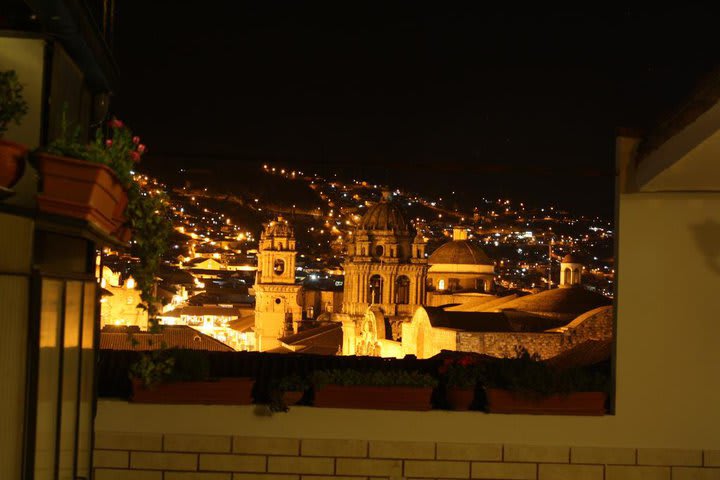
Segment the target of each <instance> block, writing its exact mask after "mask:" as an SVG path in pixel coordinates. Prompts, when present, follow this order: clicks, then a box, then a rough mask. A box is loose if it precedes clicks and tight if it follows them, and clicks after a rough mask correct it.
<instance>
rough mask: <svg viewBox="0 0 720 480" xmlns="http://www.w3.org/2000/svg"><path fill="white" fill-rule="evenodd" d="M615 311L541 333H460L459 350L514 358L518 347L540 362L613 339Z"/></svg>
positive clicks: (603, 311)
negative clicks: (597, 342)
mask: <svg viewBox="0 0 720 480" xmlns="http://www.w3.org/2000/svg"><path fill="white" fill-rule="evenodd" d="M612 332H613V309H612V307H599V308H596V309H594V310H591V311H589V312H587V313H585V314H583V315H581V316H579V317H578V318H576V319H575V320H573V321H572V322H570V323H569V324H568V325H566V326H565V327H562V328H558V329H554V330H553V331H551V332H550V331H549V332H540V333H527V332H520V333H483V332H458V333H457V349H458V350H459V351H463V352H476V353H484V354H486V355H491V356H493V357H514V356H515V354H516V348H517V347H523V348H525V349H527V351H528V352H530V353H531V354H537V355H539V356H540V357H541V358H543V359H546V358H551V357H554V356H556V355H558V354H560V353H562V352H564V351H566V350H568V349H570V348H572V347H574V346H576V345H579V344H581V343H583V342H585V341H587V340H605V339H608V338H611V337H612Z"/></svg>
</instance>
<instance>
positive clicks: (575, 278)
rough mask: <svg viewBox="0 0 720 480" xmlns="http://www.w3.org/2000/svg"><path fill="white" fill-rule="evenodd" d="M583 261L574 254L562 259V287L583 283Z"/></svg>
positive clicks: (576, 285)
mask: <svg viewBox="0 0 720 480" xmlns="http://www.w3.org/2000/svg"><path fill="white" fill-rule="evenodd" d="M582 271H583V264H582V261H581V260H580V259H579V258H578V257H577V256H575V255H573V254H571V253H570V254H568V255H565V256H564V257H563V259H562V260H560V288H569V287H579V286H581V285H582Z"/></svg>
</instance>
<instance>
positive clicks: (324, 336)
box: [275, 323, 342, 355]
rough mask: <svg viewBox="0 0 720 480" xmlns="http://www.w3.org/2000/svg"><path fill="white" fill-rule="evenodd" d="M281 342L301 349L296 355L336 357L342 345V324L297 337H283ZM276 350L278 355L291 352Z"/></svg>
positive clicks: (334, 324) (316, 329) (300, 334)
mask: <svg viewBox="0 0 720 480" xmlns="http://www.w3.org/2000/svg"><path fill="white" fill-rule="evenodd" d="M280 341H281V342H282V343H283V345H287V346H290V347H299V348H297V349H296V350H295V353H306V354H319V355H335V354H336V353H337V351H338V349H339V348H340V346H341V345H342V324H340V323H331V324H329V325H321V326H319V327H315V328H311V329H309V330H305V331H303V332H300V333H297V334H295V335H289V336H287V337H283V338H281V339H280ZM281 348H285V347H281ZM275 350H277V352H276V353H283V352H285V351H287V352H290V350H289V349H285V350H282V351H281V350H280V349H275Z"/></svg>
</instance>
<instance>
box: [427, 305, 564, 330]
mask: <svg viewBox="0 0 720 480" xmlns="http://www.w3.org/2000/svg"><path fill="white" fill-rule="evenodd" d="M425 310H426V311H427V314H428V318H429V319H430V324H431V325H432V326H433V327H437V328H448V329H452V330H460V331H464V332H503V333H514V332H544V331H545V330H547V329H549V328H555V327H557V326H559V325H558V323H557V322H556V321H555V320H553V319H548V318H544V317H538V316H535V315H531V314H528V313H526V312H457V311H447V310H443V309H442V308H441V307H425Z"/></svg>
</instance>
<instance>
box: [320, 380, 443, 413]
mask: <svg viewBox="0 0 720 480" xmlns="http://www.w3.org/2000/svg"><path fill="white" fill-rule="evenodd" d="M432 390H433V389H432V387H400V386H398V387H395V386H381V387H376V386H364V385H352V386H342V385H326V386H324V387H322V388H320V389H316V390H315V403H314V405H315V406H316V407H330V408H367V409H371V410H418V411H424V410H430V408H432V405H431V403H430V396H431V395H432Z"/></svg>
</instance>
